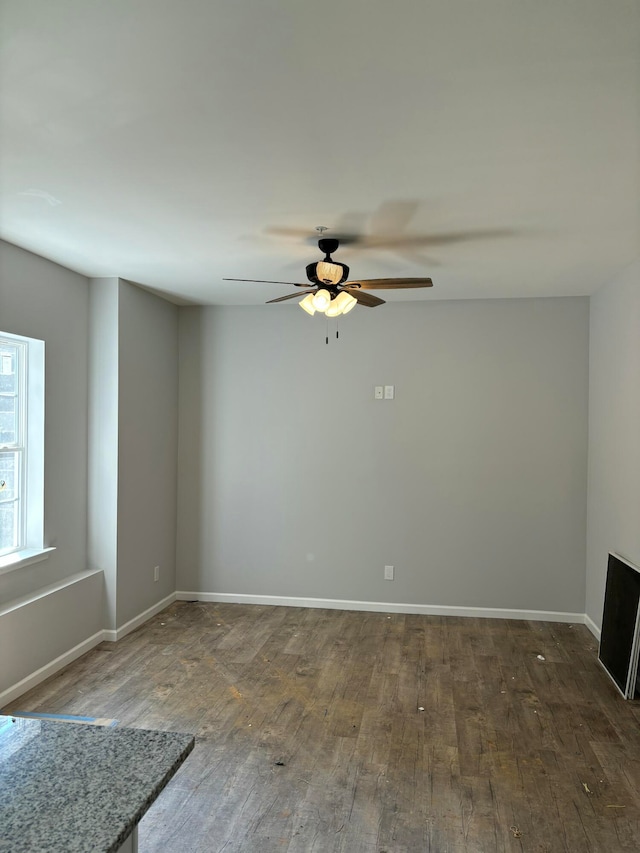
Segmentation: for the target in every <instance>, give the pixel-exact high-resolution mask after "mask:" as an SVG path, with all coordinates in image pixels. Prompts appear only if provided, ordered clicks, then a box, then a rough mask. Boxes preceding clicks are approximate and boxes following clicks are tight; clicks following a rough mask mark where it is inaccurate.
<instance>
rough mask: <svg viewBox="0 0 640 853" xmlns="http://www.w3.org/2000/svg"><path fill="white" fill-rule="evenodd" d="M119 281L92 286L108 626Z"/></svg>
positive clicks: (99, 512)
mask: <svg viewBox="0 0 640 853" xmlns="http://www.w3.org/2000/svg"><path fill="white" fill-rule="evenodd" d="M118 287H119V283H118V279H117V278H108V279H92V280H91V282H90V361H89V372H90V381H89V513H88V524H89V527H88V566H89V568H90V569H99V570H100V571H102V572H103V576H104V590H105V596H104V626H105V628H110V629H114V628H115V627H116V596H117V583H118V575H117V569H118V363H119V356H118Z"/></svg>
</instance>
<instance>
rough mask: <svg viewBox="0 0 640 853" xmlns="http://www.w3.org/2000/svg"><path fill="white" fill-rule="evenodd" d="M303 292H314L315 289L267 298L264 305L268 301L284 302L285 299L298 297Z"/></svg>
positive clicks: (302, 294)
mask: <svg viewBox="0 0 640 853" xmlns="http://www.w3.org/2000/svg"><path fill="white" fill-rule="evenodd" d="M305 293H315V290H305V291H303V292H302V293H288V294H287V295H286V296H278V298H277V299H267V301H266V302H265V305H268V304H269V303H270V302H284V301H285V299H295V298H296V297H297V298H298V299H299V298H300V297H301V296H304V295H305Z"/></svg>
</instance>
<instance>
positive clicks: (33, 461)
mask: <svg viewBox="0 0 640 853" xmlns="http://www.w3.org/2000/svg"><path fill="white" fill-rule="evenodd" d="M0 339H1V340H3V341H6V342H7V343H10V344H12V345H16V344H17V345H18V347H19V351H20V355H21V358H19V360H18V361H19V362H20V364H19V368H18V369H19V370H20V382H19V390H18V395H19V416H18V417H19V422H20V428H19V431H20V435H19V436H18V441H17V443H16V446H14V445H6V446H4V445H3V446H2V448H3V449H5V447H6V449H8V450H11V451H12V452H13V451H15V450H18V451H19V452H20V453H21V455H22V462H21V466H20V467H21V470H20V483H19V488H20V495H19V499H20V503H21V507H20V537H19V538H20V541H19V544H18V547H17V548H15V549H14V550H12V551H11V552H9V553H5V554H3V555H2V556H0V574H4V573H5V572H10V571H13V570H14V569H18V568H20V567H21V566H25V565H29V564H30V563H36V562H39V561H40V560H44V559H46V558H47V557H48V556H49V553H50V552H51V551H54V550H55V549H54V548H45V546H44V341H40V340H37V339H36V338H27V337H25V336H24V335H15V334H12V333H9V332H4V331H0Z"/></svg>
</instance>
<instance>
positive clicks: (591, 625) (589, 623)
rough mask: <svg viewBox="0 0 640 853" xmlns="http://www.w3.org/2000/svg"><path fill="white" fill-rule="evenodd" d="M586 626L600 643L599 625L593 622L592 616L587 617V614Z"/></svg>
mask: <svg viewBox="0 0 640 853" xmlns="http://www.w3.org/2000/svg"><path fill="white" fill-rule="evenodd" d="M584 624H585V625H586V626H587V628H588V629H589V630H590V631H591V633H592V634H593V636H594V637H595V638H596V640H597V641H598V642H600V628H598V626H597V625H596V623H595V622H594V621H593V619H591V617H590V616H587V614H586V613H585V614H584Z"/></svg>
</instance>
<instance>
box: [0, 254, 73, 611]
mask: <svg viewBox="0 0 640 853" xmlns="http://www.w3.org/2000/svg"><path fill="white" fill-rule="evenodd" d="M0 329H2V330H3V331H5V332H12V333H13V334H19V335H27V336H28V337H34V338H40V339H42V340H44V341H45V524H44V528H45V529H44V542H45V545H47V546H51V545H53V546H55V547H56V551H55V552H54V553H53V554H52V555H51V556H50V557H49V559H48V560H46V561H45V562H44V563H38V564H37V565H34V566H27V567H25V568H23V569H20V570H19V571H15V572H10V573H9V574H6V575H2V576H0V602H4V603H6V602H7V601H9V600H11V599H13V598H17V597H18V596H22V595H26V594H28V593H31V592H33V591H35V590H37V589H39V588H41V587H43V586H45V585H47V584H51V583H55V582H56V581H58V580H61V579H62V578H64V577H67V576H68V575H72V574H75V573H76V572H81V571H84V570H85V569H86V568H87V563H86V559H87V409H88V405H87V404H88V360H89V287H88V281H87V279H86V278H84V277H83V276H81V275H77V274H76V273H74V272H71V271H70V270H67V269H65V268H64V267H60V266H58V265H57V264H54V263H51V261H47V260H45V259H44V258H40V257H38V256H37V255H33V254H31V253H30V252H25V251H24V250H22V249H19V248H17V247H16V246H13V245H11V244H9V243H4V242H0Z"/></svg>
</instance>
